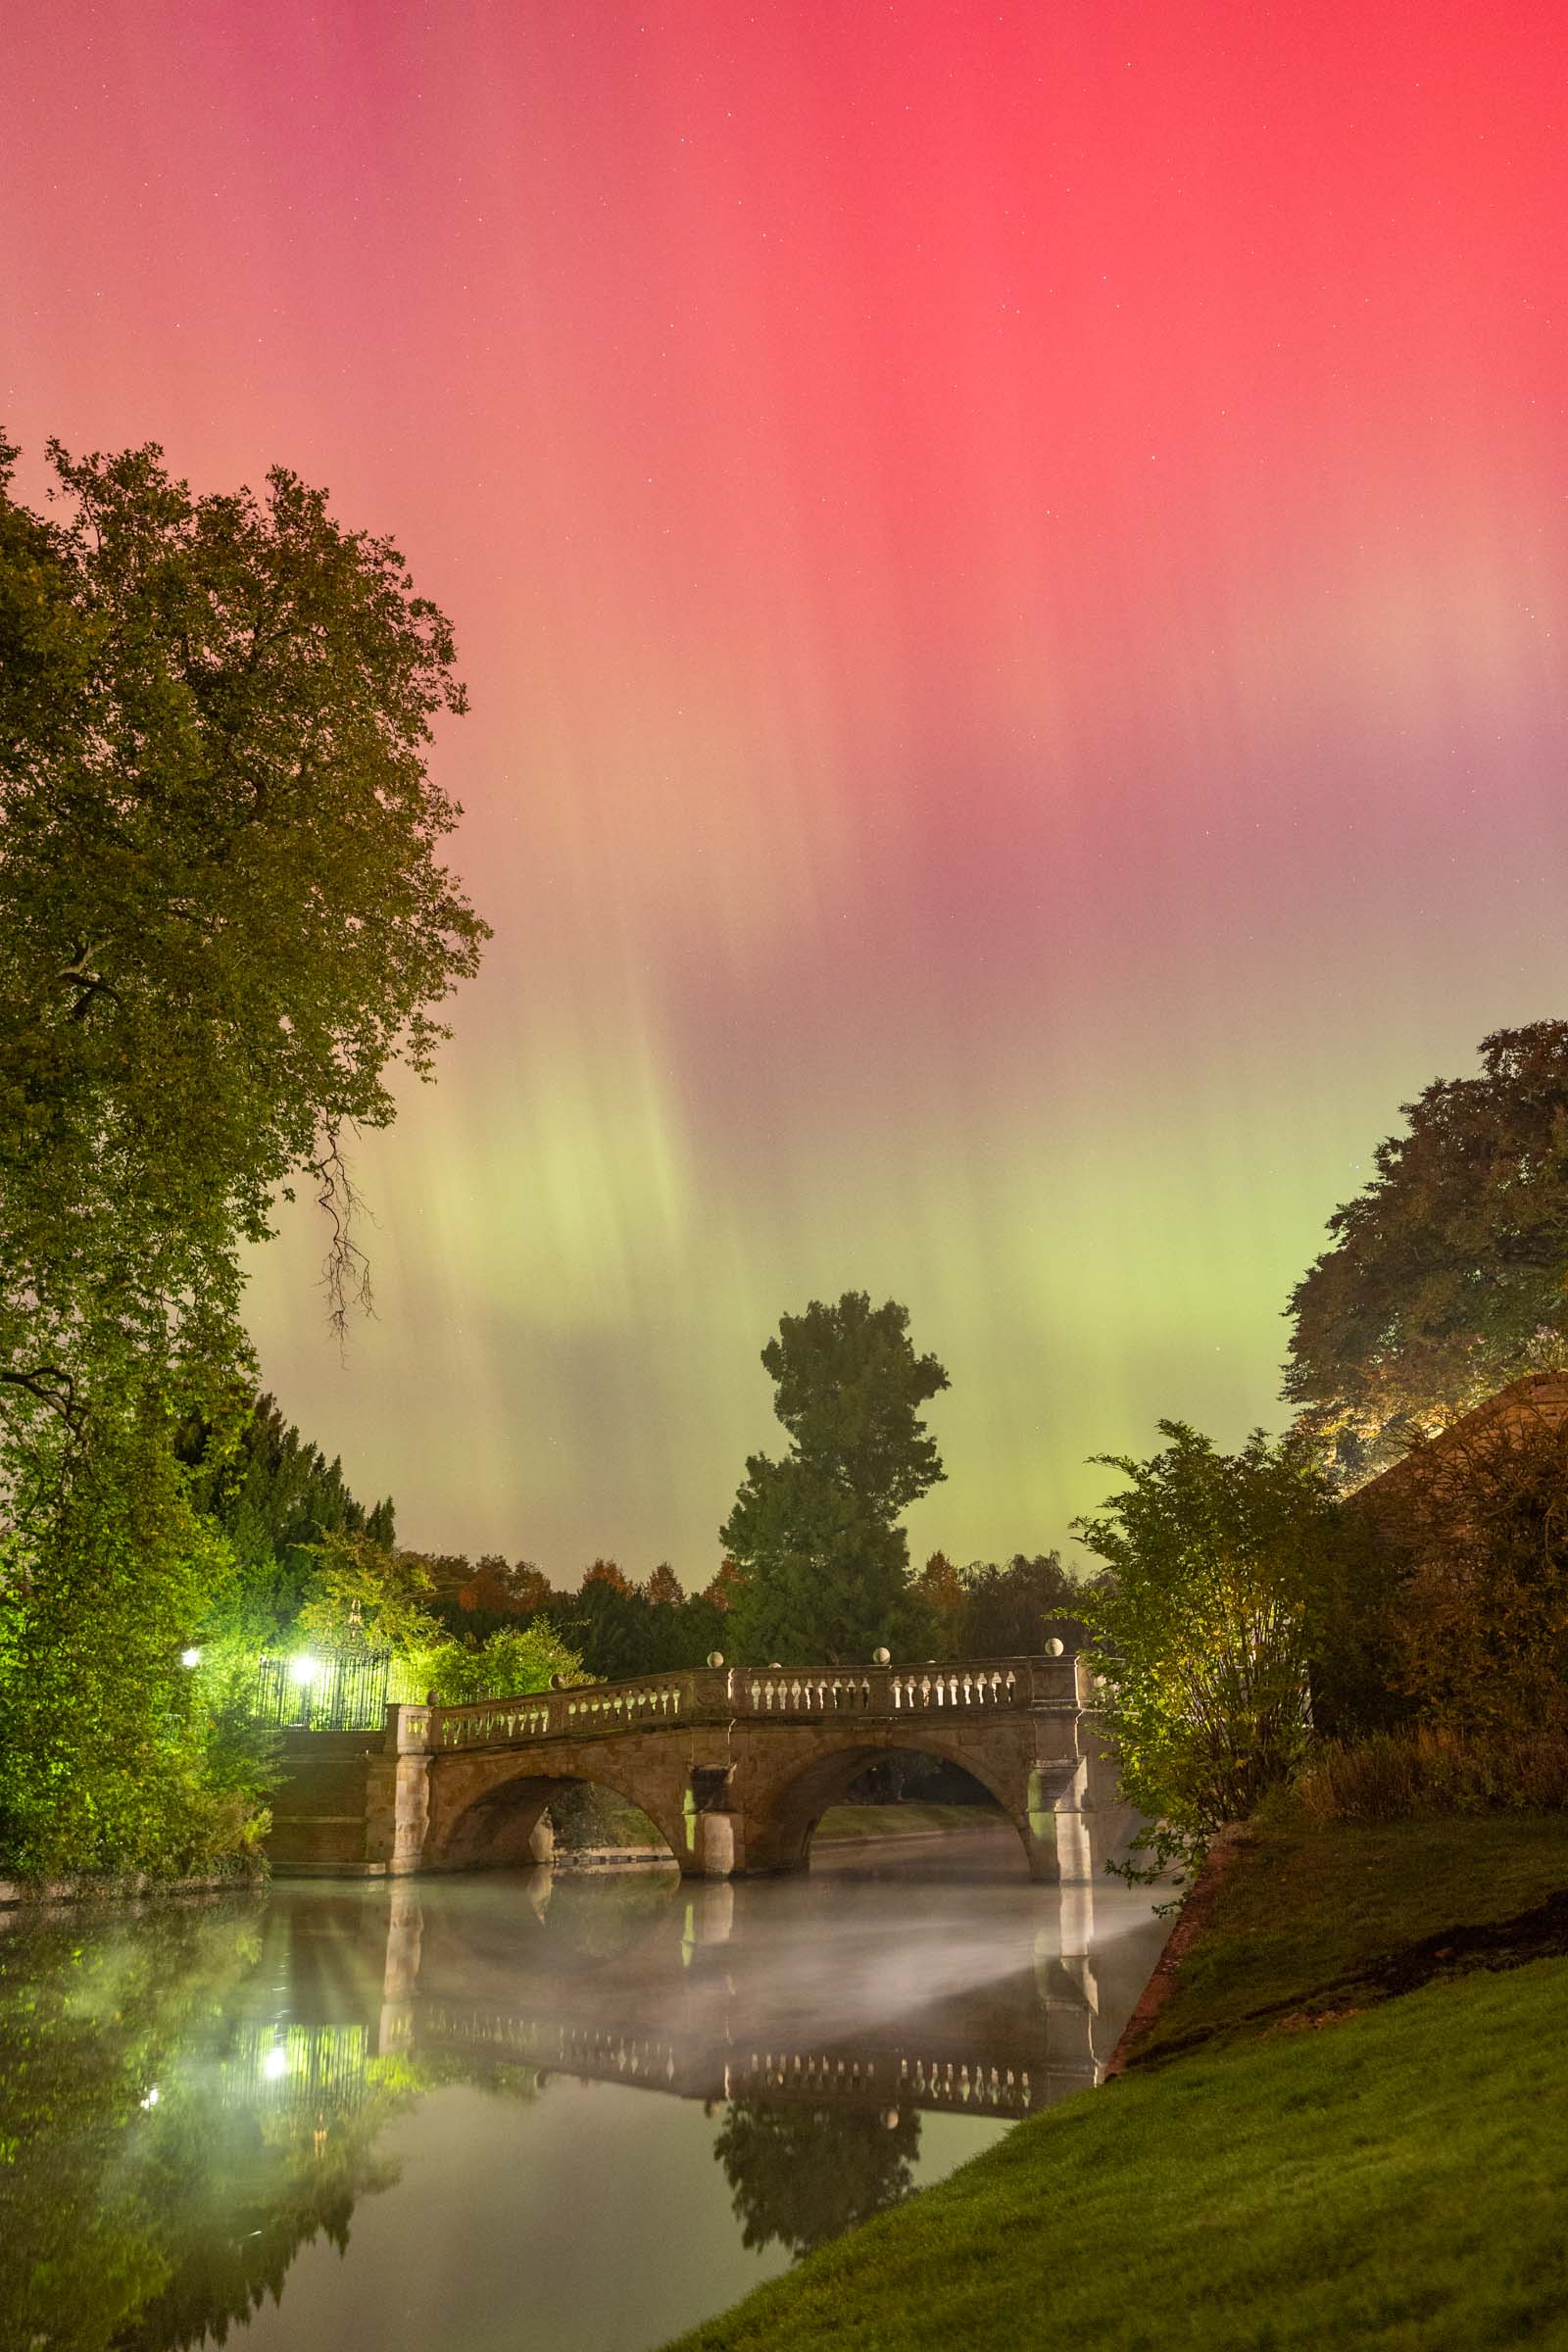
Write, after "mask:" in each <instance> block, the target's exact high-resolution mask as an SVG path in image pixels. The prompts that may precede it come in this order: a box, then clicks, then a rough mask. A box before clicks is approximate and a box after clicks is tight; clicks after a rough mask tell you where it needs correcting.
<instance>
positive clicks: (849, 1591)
mask: <svg viewBox="0 0 1568 2352" xmlns="http://www.w3.org/2000/svg"><path fill="white" fill-rule="evenodd" d="M908 1324H909V1315H908V1309H907V1307H903V1306H900V1305H899V1304H898V1303H897V1301H896V1300H894V1299H889V1300H888V1301H887V1303H886V1304H885V1305H883V1306H879V1307H873V1306H872V1304H871V1301H870V1299H869V1298H868V1297H867V1296H866V1294H865V1292H864V1291H846V1292H845V1294H844V1296H843V1297H842V1298H841V1299H839V1300H838V1302H837V1304H836V1305H832V1306H826V1305H824V1304H823V1303H822V1302H821V1300H819V1299H812V1300H811V1302H810V1304H809V1306H808V1307H807V1309H806V1312H805V1313H804V1314H803V1315H785V1316H783V1317H782V1318H781V1320H780V1323H779V1332H778V1337H777V1339H775V1340H770V1341H769V1342H768V1344H767V1346H766V1347H765V1348H763V1350H762V1363H763V1365H764V1367H765V1369H766V1370H767V1371H768V1373H769V1374H770V1375H771V1376H772V1379H773V1380H774V1382H775V1383H776V1385H777V1388H778V1397H777V1399H776V1402H775V1406H774V1409H775V1411H776V1412H777V1414H778V1417H779V1419H780V1421H782V1423H783V1424H784V1427H785V1429H786V1430H787V1431H788V1433H789V1436H790V1439H791V1447H790V1451H789V1452H788V1453H787V1454H786V1455H785V1457H784V1458H783V1460H782V1461H773V1460H771V1459H770V1458H769V1457H768V1456H767V1455H766V1454H752V1455H750V1456H749V1457H748V1459H747V1463H746V1477H745V1479H744V1480H743V1482H742V1484H741V1489H740V1492H739V1494H738V1495H736V1498H735V1506H734V1508H733V1510H732V1511H731V1512H730V1515H729V1517H728V1519H727V1520H726V1521H725V1523H724V1525H723V1527H722V1528H721V1529H720V1530H719V1541H720V1543H721V1544H723V1545H724V1548H725V1551H726V1552H727V1553H728V1554H729V1555H730V1556H731V1557H732V1558H733V1559H734V1561H735V1563H736V1566H737V1567H738V1568H739V1570H740V1572H741V1578H742V1582H741V1584H740V1585H739V1587H738V1589H737V1593H736V1599H735V1605H734V1609H733V1612H732V1614H731V1619H730V1629H729V1630H730V1632H731V1635H732V1637H733V1640H734V1642H735V1646H736V1650H737V1653H738V1654H739V1655H740V1656H741V1657H742V1658H743V1659H744V1660H745V1661H746V1662H747V1663H749V1664H755V1663H761V1662H765V1661H766V1660H767V1659H769V1658H774V1657H777V1658H781V1659H784V1660H786V1661H789V1662H791V1663H794V1662H803V1663H804V1662H809V1661H812V1660H817V1659H824V1660H827V1661H829V1662H835V1663H836V1662H839V1661H851V1660H853V1661H854V1662H855V1663H857V1664H858V1663H861V1662H863V1660H864V1659H865V1658H866V1656H867V1655H868V1654H869V1652H870V1651H871V1650H872V1649H873V1648H875V1647H877V1646H878V1645H880V1644H884V1643H885V1644H886V1645H887V1646H888V1647H889V1648H890V1649H892V1650H893V1651H894V1652H895V1654H900V1653H902V1654H904V1655H906V1656H907V1655H908V1654H909V1653H910V1651H911V1649H913V1648H914V1647H915V1645H916V1643H917V1642H918V1639H919V1637H920V1635H921V1633H922V1632H923V1630H924V1623H925V1621H924V1615H923V1612H922V1610H921V1608H920V1606H919V1603H918V1601H917V1599H916V1598H915V1596H914V1594H913V1593H912V1592H911V1589H910V1582H909V1574H908V1556H909V1555H908V1540H907V1537H906V1535H905V1532H904V1529H903V1528H902V1527H901V1526H900V1525H899V1524H898V1522H899V1519H900V1517H901V1515H902V1513H903V1512H905V1511H906V1510H907V1508H908V1506H909V1504H910V1503H911V1502H914V1501H916V1500H917V1499H918V1497H919V1496H920V1495H923V1494H925V1493H926V1491H927V1489H928V1488H930V1487H932V1486H934V1485H935V1484H936V1482H937V1481H938V1480H939V1479H940V1478H942V1477H943V1476H944V1475H945V1474H944V1472H943V1468H942V1462H941V1457H940V1456H939V1454H938V1452H937V1448H936V1445H935V1443H934V1441H933V1440H932V1439H931V1438H930V1437H929V1436H928V1435H927V1434H926V1428H925V1424H924V1422H923V1421H921V1419H920V1417H919V1408H920V1406H921V1405H922V1404H925V1403H928V1402H929V1401H930V1399H931V1398H932V1397H935V1396H937V1395H938V1394H939V1392H940V1391H941V1390H943V1389H945V1388H946V1387H947V1386H948V1376H947V1373H946V1372H945V1371H944V1370H943V1368H942V1366H941V1365H940V1364H939V1363H938V1361H937V1359H936V1357H935V1356H934V1355H919V1356H917V1355H916V1354H915V1352H914V1349H913V1348H912V1346H911V1345H910V1342H909V1334H908Z"/></svg>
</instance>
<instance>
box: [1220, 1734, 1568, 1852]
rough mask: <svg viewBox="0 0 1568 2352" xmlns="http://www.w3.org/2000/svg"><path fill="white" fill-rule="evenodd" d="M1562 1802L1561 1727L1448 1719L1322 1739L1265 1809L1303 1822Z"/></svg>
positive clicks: (1565, 1737) (1534, 1808) (1564, 1749)
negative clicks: (1472, 1724)
mask: <svg viewBox="0 0 1568 2352" xmlns="http://www.w3.org/2000/svg"><path fill="white" fill-rule="evenodd" d="M1563 1807H1568V1733H1561V1732H1551V1733H1544V1734H1542V1733H1538V1734H1526V1733H1519V1732H1513V1733H1508V1732H1485V1733H1483V1732H1466V1731H1460V1730H1457V1729H1456V1728H1454V1727H1453V1726H1451V1725H1446V1724H1421V1725H1418V1726H1417V1727H1416V1728H1415V1729H1413V1730H1406V1731H1399V1732H1376V1733H1374V1734H1373V1735H1372V1736H1371V1737H1370V1738H1369V1739H1366V1740H1357V1741H1355V1742H1354V1743H1353V1744H1346V1743H1344V1742H1342V1741H1340V1740H1325V1741H1324V1742H1323V1743H1322V1745H1321V1746H1319V1747H1318V1748H1316V1749H1315V1750H1314V1751H1313V1752H1312V1754H1311V1755H1310V1756H1308V1758H1307V1759H1306V1762H1305V1763H1304V1764H1303V1765H1302V1767H1301V1769H1300V1771H1299V1773H1298V1775H1297V1777H1296V1780H1295V1781H1294V1783H1293V1784H1292V1786H1291V1788H1290V1789H1288V1790H1286V1791H1283V1792H1281V1794H1280V1795H1278V1796H1277V1797H1276V1798H1275V1799H1273V1800H1271V1803H1270V1806H1269V1807H1268V1808H1267V1809H1268V1810H1269V1811H1271V1812H1275V1813H1278V1814H1281V1815H1283V1816H1284V1817H1286V1818H1294V1819H1296V1820H1298V1821H1301V1822H1303V1823H1305V1824H1306V1826H1307V1827H1308V1828H1311V1829H1322V1828H1325V1827H1326V1826H1327V1825H1328V1824H1329V1823H1330V1822H1336V1821H1353V1822H1379V1821H1405V1820H1408V1819H1409V1818H1410V1817H1411V1816H1412V1815H1415V1814H1425V1813H1488V1812H1497V1811H1508V1812H1541V1813H1545V1812H1555V1811H1557V1810H1559V1809H1560V1808H1563Z"/></svg>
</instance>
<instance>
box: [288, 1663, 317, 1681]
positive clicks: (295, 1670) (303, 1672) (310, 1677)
mask: <svg viewBox="0 0 1568 2352" xmlns="http://www.w3.org/2000/svg"><path fill="white" fill-rule="evenodd" d="M288 1670H289V1672H290V1674H291V1675H292V1676H293V1677H294V1680H295V1681H296V1682H297V1683H314V1682H315V1680H316V1678H317V1676H318V1675H319V1673H320V1671H321V1665H320V1660H319V1658H291V1659H290V1660H289V1667H288Z"/></svg>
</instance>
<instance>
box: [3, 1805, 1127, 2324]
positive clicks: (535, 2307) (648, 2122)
mask: <svg viewBox="0 0 1568 2352" xmlns="http://www.w3.org/2000/svg"><path fill="white" fill-rule="evenodd" d="M3 1917H4V1915H3V1914H0V1918H3ZM1162 1933H1163V1931H1162V1927H1161V1923H1160V1922H1159V1921H1158V1920H1157V1919H1154V1918H1153V1917H1152V1912H1151V1907H1150V1903H1149V1901H1148V1900H1147V1899H1146V1898H1145V1897H1144V1896H1142V1895H1141V1894H1139V1893H1137V1892H1134V1891H1132V1890H1130V1889H1128V1888H1126V1887H1121V1886H1120V1885H1119V1884H1118V1883H1116V1882H1114V1881H1111V1880H1108V1879H1107V1880H1103V1881H1102V1882H1101V1883H1100V1884H1098V1885H1097V1886H1095V1887H1093V1888H1092V1889H1091V1888H1084V1887H1069V1888H1065V1889H1061V1890H1057V1889H1055V1888H1053V1887H1041V1886H1036V1885H1032V1884H1031V1883H1030V1881H1029V1879H1028V1878H1027V1876H1026V1875H1025V1873H1024V1869H1023V1863H1022V1856H1021V1852H1020V1849H1019V1847H1018V1843H1017V1840H1016V1838H1014V1836H1013V1834H1012V1832H1011V1831H1010V1830H1007V1829H1005V1828H1001V1827H996V1828H984V1829H979V1830H976V1831H974V1832H962V1833H958V1834H956V1835H955V1836H949V1837H944V1838H934V1839H914V1838H901V1839H888V1840H885V1841H881V1842H878V1843H874V1844H868V1845H863V1846H857V1847H855V1848H853V1849H851V1848H848V1847H846V1848H843V1849H841V1850H838V1851H835V1850H834V1849H833V1848H832V1847H830V1846H828V1845H827V1844H826V1843H825V1842H819V1843H818V1846H817V1849H816V1853H815V1856H814V1857H813V1862H812V1867H811V1869H810V1871H809V1873H808V1874H805V1875H803V1876H800V1877H795V1878H788V1879H777V1880H762V1881H749V1882H745V1883H741V1884H737V1885H731V1884H728V1883H724V1882H706V1883H693V1882H686V1883H684V1884H683V1883H682V1882H681V1881H680V1880H679V1878H678V1877H677V1876H676V1875H675V1873H674V1872H673V1870H651V1871H636V1872H629V1871H614V1872H610V1871H592V1872H590V1871H581V1870H578V1871H567V1870H561V1871H556V1872H551V1871H548V1870H532V1871H526V1872H505V1873H493V1874H487V1875H483V1876H474V1877H465V1878H459V1877H454V1878H444V1879H443V1878H436V1879H421V1880H417V1881H402V1882H399V1883H395V1884H393V1885H391V1886H390V1887H389V1886H388V1885H387V1884H386V1883H385V1882H382V1883H379V1884H377V1883H369V1884H352V1883H332V1884H324V1883H299V1882H295V1883H281V1884H275V1885H273V1886H272V1887H270V1889H269V1890H268V1891H267V1892H265V1893H264V1894H259V1895H245V1896H225V1897H222V1898H217V1899H210V1900H183V1901H172V1902H161V1903H153V1904H147V1905H144V1906H141V1907H140V1908H138V1909H134V1910H132V1909H121V1910H118V1911H114V1912H87V1911H85V1910H77V1911H74V1912H71V1911H59V1912H56V1913H54V1914H53V1915H52V1916H51V1917H50V1918H48V1919H45V1920H38V1919H31V1920H27V1921H22V1920H20V1919H18V1918H17V1917H16V1916H15V1915H13V1924H12V1925H11V1926H10V1927H9V1929H6V1930H4V1931H3V1932H0V2352H14V2348H15V2352H108V2348H109V2347H111V2346H114V2347H117V2348H118V2352H132V2348H134V2352H142V2348H146V2352H166V2348H169V2347H175V2346H184V2345H195V2344H200V2343H202V2342H203V2341H204V2340H209V2341H216V2340H219V2339H220V2338H221V2339H222V2340H224V2341H226V2342H227V2343H228V2344H230V2345H235V2344H238V2345H242V2346H243V2347H245V2352H326V2348H327V2347H331V2348H332V2352H372V2348H373V2352H413V2348H414V2347H416V2346H417V2347H418V2348H419V2352H428V2347H429V2346H431V2345H432V2344H455V2345H461V2346H463V2347H464V2348H465V2352H652V2348H653V2347H655V2346H658V2345H660V2344H662V2343H663V2342H664V2341H665V2339H666V2338H667V2337H668V2336H670V2335H671V2334H673V2333H676V2332H678V2331H679V2330H680V2329H681V2328H682V2327H688V2326H690V2325H692V2324H693V2323H694V2322H696V2321H697V2320H699V2319H701V2318H704V2317H706V2316H707V2315H708V2314H710V2313H711V2312H714V2311H717V2310H720V2309H722V2308H723V2306H724V2305H725V2304H727V2303H730V2302H732V2301H733V2300H734V2299H735V2297H736V2296H738V2295H740V2294H743V2293H744V2292H745V2291H746V2290H747V2288H749V2287H751V2286H753V2285H755V2284H756V2283H757V2282H758V2280H760V2279H761V2278H767V2277H770V2276H772V2275H773V2274H774V2273H777V2272H779V2271H782V2270H785V2269H787V2268H788V2266H789V2264H790V2263H791V2262H792V2261H793V2260H794V2259H796V2258H797V2256H798V2255H799V2254H800V2253H802V2252H804V2251H806V2250H807V2249H808V2248H809V2247H811V2246H814V2245H818V2244H821V2243H822V2242H823V2241H824V2240H825V2239H826V2238H828V2237H830V2236H832V2235H834V2234H835V2233H836V2232H837V2231H838V2230H840V2229H845V2228H847V2227H849V2226H850V2225H851V2224H852V2223H854V2222H856V2221H858V2220H861V2219H864V2218H865V2217H866V2216H868V2215H870V2214H873V2213H877V2212H880V2211H882V2210H883V2209H884V2208H886V2207H887V2206H889V2205H892V2204H895V2203H897V2202H898V2201H899V2199H900V2198H902V2197H904V2196H906V2195H907V2194H908V2192H909V2191H910V2189H911V2188H914V2187H918V2186H920V2185H922V2184H924V2183H927V2182H930V2181H932V2180H939V2179H940V2178H941V2177H942V2176H943V2175H944V2174H945V2173H948V2172H951V2171H952V2170H953V2169H954V2167H955V2166H956V2165H958V2164H961V2163H963V2162H964V2161H965V2160H966V2159H967V2158H969V2157H971V2156H973V2155H976V2154H977V2153H978V2152H979V2151H980V2150H981V2149H982V2148H985V2147H987V2146H989V2145H990V2144H991V2143H992V2142H993V2141H995V2140H996V2139H998V2138H999V2137H1000V2136H1001V2135H1002V2134H1003V2133H1004V2132H1005V2131H1007V2130H1009V2129H1010V2128H1011V2126H1012V2125H1013V2124H1014V2123H1015V2122H1016V2121H1017V2120H1018V2119H1019V2118H1020V2117H1022V2116H1024V2115H1026V2114H1028V2113H1030V2112H1032V2111H1034V2110H1036V2109H1038V2108H1040V2107H1042V2106H1045V2105H1048V2104H1050V2103H1051V2102H1052V2101H1054V2100H1056V2099H1059V2098H1063V2097H1066V2096H1068V2095H1069V2094H1071V2093H1073V2092H1076V2091H1079V2090H1081V2089H1084V2088H1085V2087H1087V2086H1089V2085H1090V2084H1092V2083H1093V2082H1095V2080H1096V2078H1097V2072H1098V2070H1099V2069H1100V2068H1101V2067H1102V2066H1103V2062H1104V2060H1105V2058H1106V2056H1107V2055H1108V2053H1109V2051H1110V2048H1111V2046H1112V2044H1113V2043H1114V2041H1115V2038H1116V2035H1117V2034H1118V2033H1119V2031H1120V2029H1121V2026H1122V2024H1123V2022H1124V2021H1125V2019H1126V2017H1127V2016H1128V2015H1129V2013H1130V2011H1131V2009H1132V2006H1133V2004H1134V2002H1135V2001H1136V1999H1137V1997H1138V1994H1139V1992H1140V1991H1141V1990H1142V1987H1143V1985H1144V1983H1145V1981H1146V1980H1147V1978H1148V1975H1149V1972H1150V1970H1151V1968H1152V1964H1153V1961H1154V1958H1155V1956H1156V1954H1157V1951H1158V1948H1159V1943H1160V1939H1161V1936H1162Z"/></svg>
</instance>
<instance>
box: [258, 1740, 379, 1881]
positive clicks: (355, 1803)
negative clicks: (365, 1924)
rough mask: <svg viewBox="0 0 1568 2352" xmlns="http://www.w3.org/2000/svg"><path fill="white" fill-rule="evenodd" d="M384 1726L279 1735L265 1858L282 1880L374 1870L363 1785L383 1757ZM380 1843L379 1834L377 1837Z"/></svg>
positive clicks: (375, 1863)
mask: <svg viewBox="0 0 1568 2352" xmlns="http://www.w3.org/2000/svg"><path fill="white" fill-rule="evenodd" d="M385 1748H386V1734H385V1733H384V1732H379V1731H377V1732H300V1731H288V1732H285V1733H284V1734H283V1771H284V1778H283V1779H282V1781H281V1782H280V1783H279V1785H278V1787H277V1789H275V1790H274V1792H273V1795H272V1827H271V1830H270V1833H269V1835H268V1839H267V1856H268V1860H269V1861H270V1863H271V1866H272V1868H273V1870H274V1871H276V1872H277V1873H278V1874H279V1875H280V1876H283V1877H288V1878H310V1877H326V1876H330V1877H333V1878H344V1877H349V1876H367V1875H379V1873H381V1872H383V1871H384V1870H385V1869H386V1867H387V1859H388V1857H387V1856H385V1855H379V1856H378V1855H377V1854H376V1852H375V1851H374V1850H373V1842H372V1840H371V1838H370V1836H369V1831H370V1820H369V1816H370V1804H369V1783H370V1779H371V1776H372V1772H373V1770H374V1768H375V1767H376V1766H378V1765H379V1764H381V1762H382V1761H383V1758H384V1755H385ZM381 1842H383V1843H384V1839H383V1840H382V1841H381Z"/></svg>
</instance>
